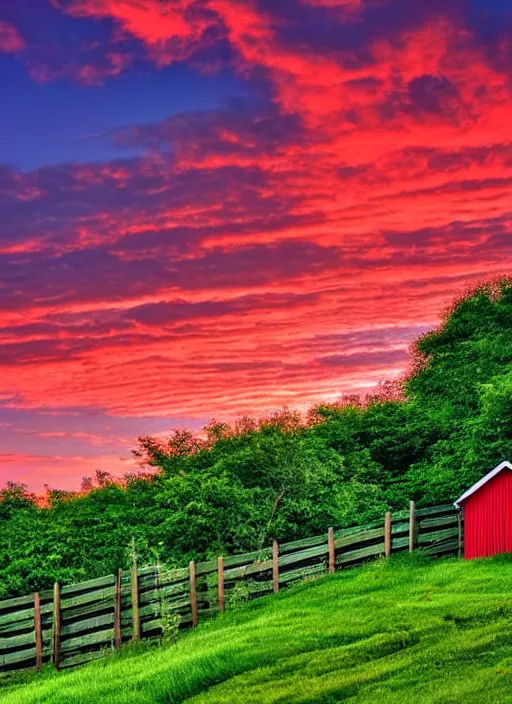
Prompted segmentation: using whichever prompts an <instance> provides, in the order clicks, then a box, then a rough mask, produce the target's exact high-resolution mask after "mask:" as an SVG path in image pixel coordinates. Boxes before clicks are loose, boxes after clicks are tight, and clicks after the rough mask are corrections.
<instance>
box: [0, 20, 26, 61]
mask: <svg viewBox="0 0 512 704" xmlns="http://www.w3.org/2000/svg"><path fill="white" fill-rule="evenodd" d="M25 48H26V44H25V41H24V39H23V37H22V36H21V34H20V33H19V32H18V30H17V29H16V28H15V27H13V26H12V25H10V24H8V23H7V22H2V21H0V54H18V53H20V52H22V51H23V50H24V49H25Z"/></svg>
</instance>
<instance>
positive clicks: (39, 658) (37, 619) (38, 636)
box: [34, 592, 43, 670]
mask: <svg viewBox="0 0 512 704" xmlns="http://www.w3.org/2000/svg"><path fill="white" fill-rule="evenodd" d="M34 638H35V642H36V668H37V669H38V670H40V669H41V668H42V666H43V632H42V624H41V596H40V594H39V592H36V593H35V594H34Z"/></svg>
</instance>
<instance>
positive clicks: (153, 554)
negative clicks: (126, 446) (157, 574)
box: [0, 279, 512, 598]
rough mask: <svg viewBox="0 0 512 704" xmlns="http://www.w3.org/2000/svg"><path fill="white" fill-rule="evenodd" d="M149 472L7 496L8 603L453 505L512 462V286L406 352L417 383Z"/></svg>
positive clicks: (173, 448) (211, 429) (478, 295)
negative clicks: (151, 567) (135, 563)
mask: <svg viewBox="0 0 512 704" xmlns="http://www.w3.org/2000/svg"><path fill="white" fill-rule="evenodd" d="M134 452H135V455H136V456H137V457H138V458H139V460H140V462H141V464H142V465H143V466H145V467H146V468H147V471H146V472H145V473H143V474H142V475H138V474H132V475H126V476H125V477H124V479H123V480H122V481H118V480H114V478H112V477H111V476H109V475H108V474H107V473H105V472H101V471H98V472H97V473H96V476H95V477H94V478H92V479H86V480H84V483H83V486H82V489H81V490H80V491H78V492H65V491H59V490H55V489H48V490H47V494H46V497H45V500H44V502H43V503H42V502H41V500H40V499H39V498H38V497H36V496H34V495H33V494H31V493H30V492H29V491H28V489H27V488H26V487H25V486H24V485H20V484H16V483H12V482H11V483H8V484H7V486H6V487H5V488H4V489H3V490H1V491H0V598H6V597H10V596H18V595H22V594H25V593H29V592H31V591H35V590H38V589H44V588H48V587H50V586H51V585H52V584H53V582H54V581H60V582H63V583H70V582H76V581H80V580H84V579H88V578H93V577H96V576H101V575H104V574H107V573H109V572H114V571H115V569H116V568H117V567H127V566H128V565H129V562H130V559H131V557H130V554H131V545H132V541H133V542H134V544H135V548H136V551H137V554H138V556H139V560H140V562H141V563H147V564H154V563H156V562H157V561H161V562H163V563H165V564H167V565H170V566H172V565H177V564H181V565H182V564H184V563H185V562H186V561H188V560H190V559H196V560H197V559H205V558H209V557H215V556H217V555H221V554H229V553H232V552H248V551H252V550H256V549H259V548H260V547H262V546H264V545H265V546H267V545H268V544H269V543H270V541H271V539H272V538H274V537H276V538H278V539H279V540H281V541H282V540H294V539H299V538H305V537H309V536H312V535H316V534H318V533H321V532H323V531H326V530H327V528H328V527H329V526H331V525H334V526H337V527H344V526H349V525H354V524H358V523H365V522H367V521H371V520H374V519H375V518H379V517H381V516H382V515H383V514H384V512H385V511H386V510H399V509H400V510H401V509H403V508H404V507H406V506H407V505H408V501H409V499H414V500H415V501H416V502H417V505H418V506H421V505H430V504H438V503H444V502H451V501H453V500H454V499H455V498H457V496H458V495H459V494H460V493H461V492H462V491H463V490H464V489H465V488H467V487H468V486H470V485H471V484H472V483H473V482H474V481H476V480H477V479H478V478H480V476H481V475H482V474H484V473H485V472H487V471H489V470H490V469H491V468H492V467H494V466H495V465H496V464H498V463H499V462H500V461H502V460H503V459H510V458H511V457H512V280H511V279H500V280H498V281H494V282H491V283H485V284H481V285H480V286H477V287H476V288H474V289H473V290H472V291H470V292H468V293H467V294H466V295H464V296H462V297H460V298H459V299H457V300H456V301H454V303H453V304H452V305H451V306H450V308H449V310H447V311H446V313H445V314H444V316H443V318H442V322H441V324H440V325H439V327H437V328H436V329H435V330H432V331H430V332H428V333H427V334H425V335H422V336H421V337H420V338H419V339H417V340H416V341H415V343H414V345H413V346H412V349H411V363H410V368H409V371H408V372H407V374H406V375H405V376H404V377H403V378H402V379H400V380H399V381H396V382H388V383H384V384H382V385H381V386H380V388H379V390H378V392H377V393H375V394H373V395H370V396H367V397H366V398H364V399H361V398H358V397H354V396H348V397H344V398H342V399H341V401H339V402H337V403H334V404H320V405H317V406H315V407H313V408H311V409H310V411H309V412H308V413H307V414H306V415H305V416H301V415H300V414H298V413H294V412H292V411H289V410H286V409H285V410H283V411H281V412H279V413H275V414H271V415H268V416H266V417H264V418H261V419H258V420H256V419H252V418H241V419H239V420H237V421H236V422H235V423H233V424H231V425H230V424H225V423H216V422H211V423H210V424H208V426H207V427H206V428H205V429H204V431H203V432H202V433H201V434H194V433H192V432H188V431H183V430H176V431H174V432H173V433H172V434H171V436H170V437H169V438H168V439H167V440H166V441H165V442H161V441H157V440H156V439H154V438H151V437H142V438H140V439H139V442H138V447H137V449H136V450H135V451H134Z"/></svg>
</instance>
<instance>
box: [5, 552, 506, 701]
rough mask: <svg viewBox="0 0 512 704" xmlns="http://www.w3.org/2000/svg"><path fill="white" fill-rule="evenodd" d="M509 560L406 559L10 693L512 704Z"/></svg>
mask: <svg viewBox="0 0 512 704" xmlns="http://www.w3.org/2000/svg"><path fill="white" fill-rule="evenodd" d="M511 633H512V556H498V557H496V558H493V559H490V560H477V561H473V562H464V561H460V560H456V559H446V560H437V561H429V560H427V559H425V558H423V559H422V558H421V557H419V556H417V555H414V556H412V557H411V556H408V555H406V556H397V557H395V558H392V559H391V560H390V561H388V562H385V561H377V562H374V563H371V564H369V565H368V566H365V567H361V568H358V569H353V570H346V571H341V572H338V573H337V574H335V575H332V576H329V577H325V578H322V579H320V580H317V581H310V582H306V583H303V584H300V585H298V586H296V587H294V588H292V589H290V590H288V591H284V592H282V593H280V594H278V595H276V596H272V597H267V598H264V599H260V600H257V601H254V602H251V603H249V604H246V605H244V606H242V607H239V608H237V609H234V610H232V611H231V612H228V613H226V614H224V615H223V616H221V617H219V618H217V619H215V620H213V621H210V622H208V623H204V624H202V625H200V626H199V627H198V628H197V629H196V630H195V631H194V632H187V633H185V634H184V635H183V636H182V637H180V639H179V641H178V643H177V644H174V645H171V646H168V647H162V648H149V647H148V646H140V647H137V648H127V649H125V651H124V652H121V653H119V654H117V655H115V656H112V657H108V658H105V659H103V660H100V661H98V662H96V663H93V664H91V665H89V666H86V667H83V668H81V669H77V670H74V671H68V672H62V673H57V674H56V673H53V672H47V673H45V674H43V675H41V676H39V677H35V678H30V679H29V680H27V681H24V682H21V683H19V684H11V685H7V686H5V685H4V687H3V688H2V689H0V700H1V701H2V703H3V704H107V703H108V704H127V703H128V702H130V704H132V703H133V704H135V703H136V704H150V703H151V704H156V703H158V704H163V703H164V702H165V703H168V704H171V703H176V702H189V703H190V704H192V702H194V704H200V703H201V704H231V703H237V702H240V703H242V702H243V703H244V704H251V703H253V704H256V703H258V704H259V703H261V704H267V703H268V704H270V703H272V704H274V703H276V704H277V702H279V704H295V703H297V704H299V703H300V704H313V703H317V702H318V703H320V702H321V703H325V704H327V703H329V702H350V703H351V704H363V702H364V703H370V702H371V703H372V704H375V703H376V702H377V703H378V704H399V703H400V704H404V702H414V703H415V704H427V703H428V704H434V703H436V704H450V703H453V704H455V703H457V704H458V703H459V702H464V703H465V704H471V703H475V704H486V703H489V704H501V703H502V702H512V638H511Z"/></svg>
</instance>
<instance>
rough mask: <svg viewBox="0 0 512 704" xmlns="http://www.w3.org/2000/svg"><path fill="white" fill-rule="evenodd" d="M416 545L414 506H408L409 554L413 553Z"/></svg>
mask: <svg viewBox="0 0 512 704" xmlns="http://www.w3.org/2000/svg"><path fill="white" fill-rule="evenodd" d="M415 545H416V504H415V503H414V501H411V502H410V504H409V552H413V550H414V547H415Z"/></svg>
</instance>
